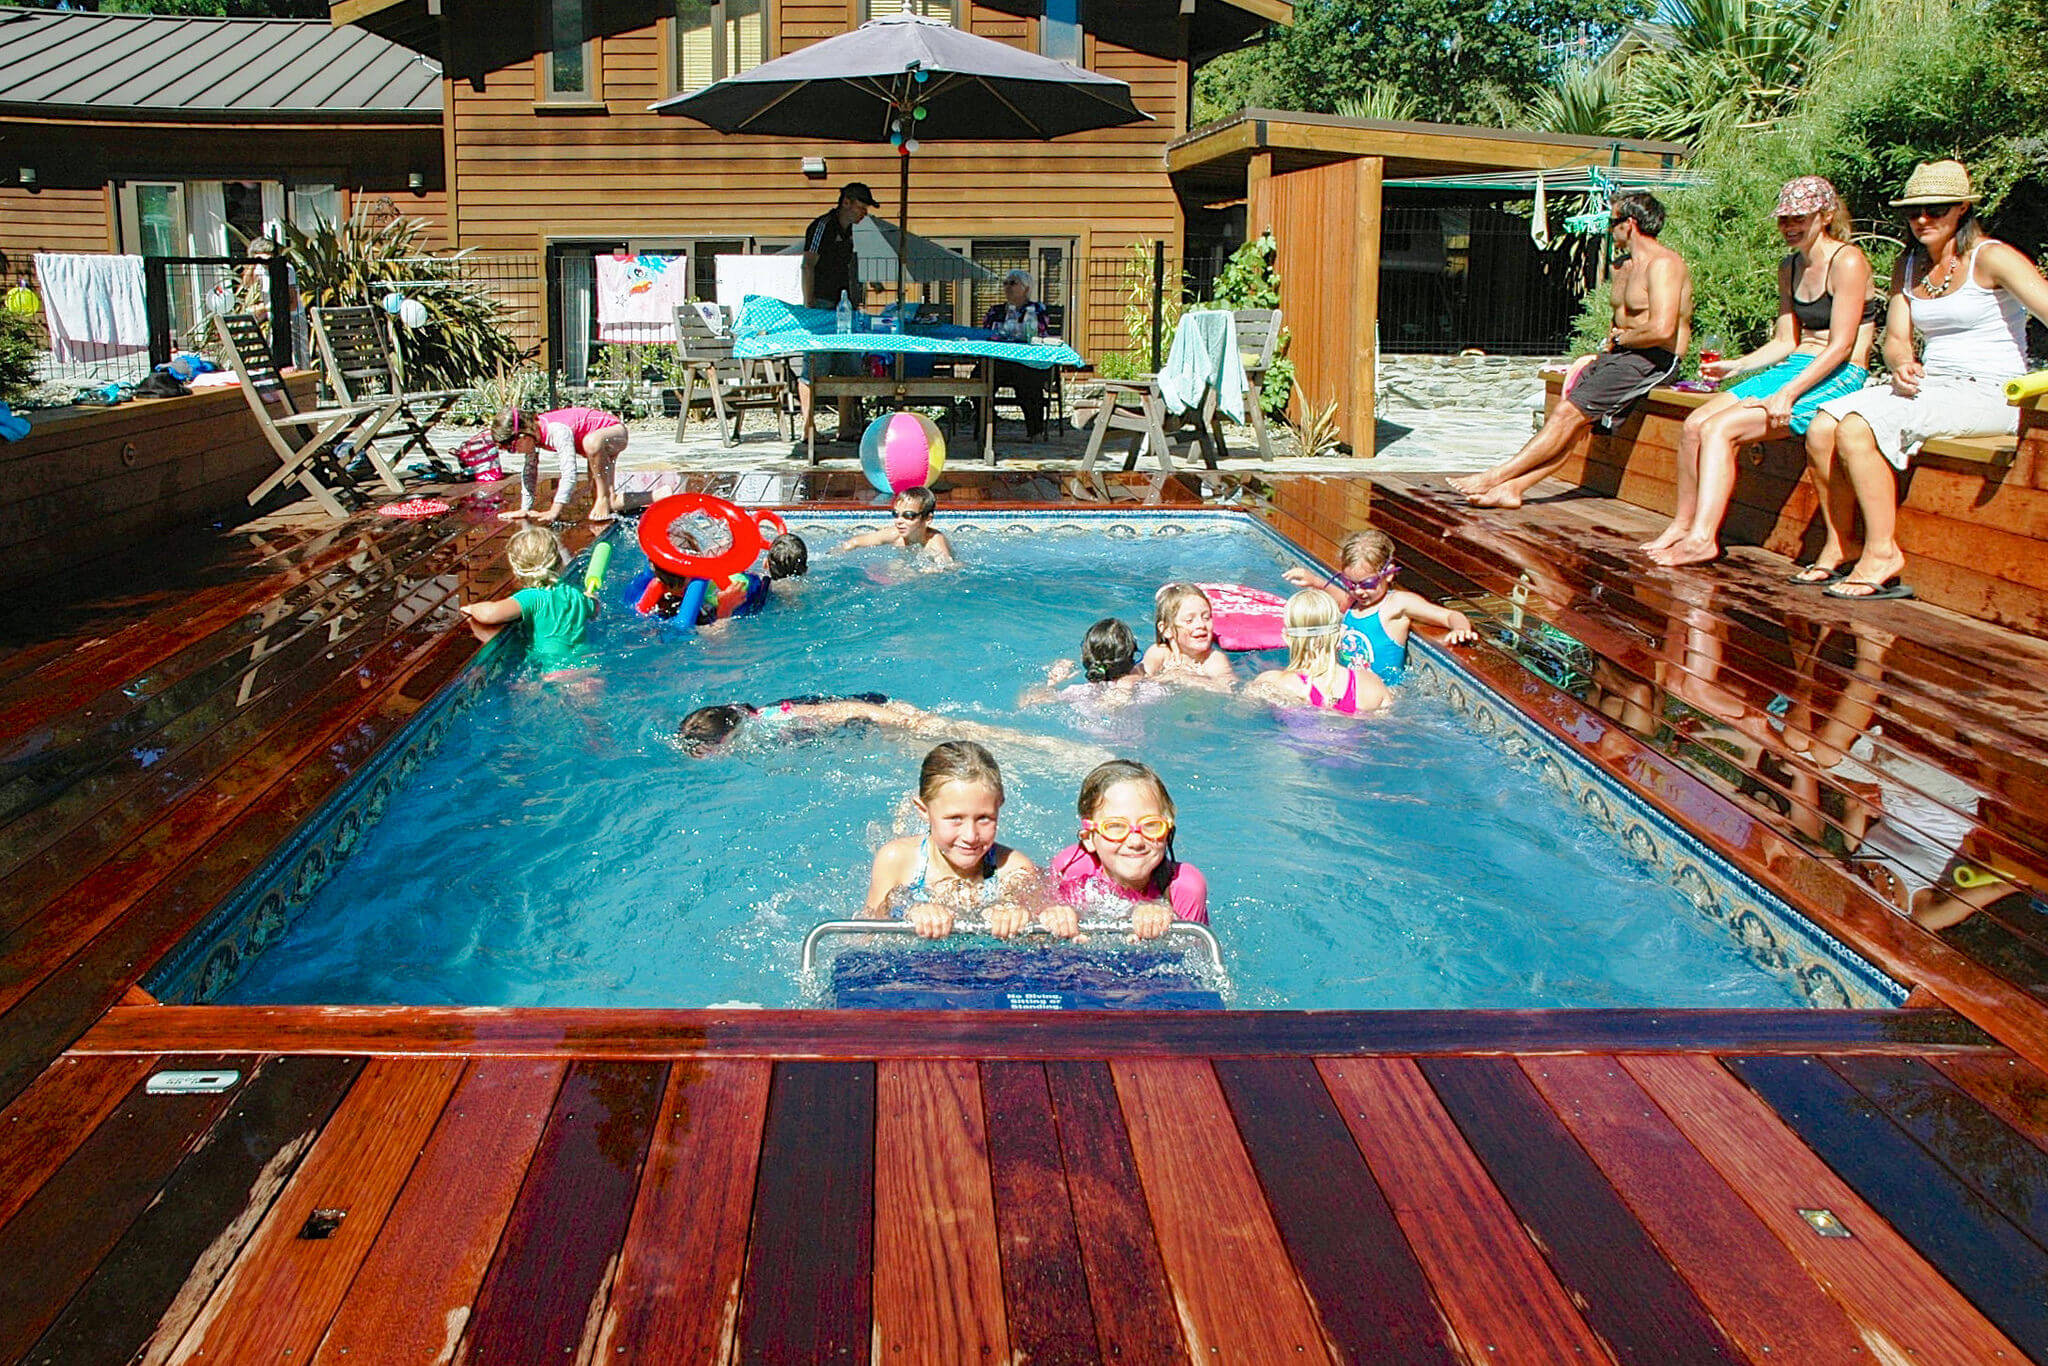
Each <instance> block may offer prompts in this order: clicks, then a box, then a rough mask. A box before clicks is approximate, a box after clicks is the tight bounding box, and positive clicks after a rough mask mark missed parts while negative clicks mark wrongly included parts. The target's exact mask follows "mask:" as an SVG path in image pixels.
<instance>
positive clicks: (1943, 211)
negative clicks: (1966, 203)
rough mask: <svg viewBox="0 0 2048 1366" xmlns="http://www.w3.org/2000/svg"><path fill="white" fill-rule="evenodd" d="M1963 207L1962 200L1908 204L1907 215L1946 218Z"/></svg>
mask: <svg viewBox="0 0 2048 1366" xmlns="http://www.w3.org/2000/svg"><path fill="white" fill-rule="evenodd" d="M1961 207H1963V206H1962V204H1961V202H1960V201H1959V202H1957V203H1954V204H1908V205H1907V206H1906V217H1908V218H1946V217H1948V216H1949V215H1950V214H1951V213H1954V212H1955V211H1956V210H1957V209H1960V208H1961Z"/></svg>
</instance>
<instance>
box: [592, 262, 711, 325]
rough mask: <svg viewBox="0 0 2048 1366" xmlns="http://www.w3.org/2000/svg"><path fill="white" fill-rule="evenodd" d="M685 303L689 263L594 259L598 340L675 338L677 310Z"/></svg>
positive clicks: (687, 290)
mask: <svg viewBox="0 0 2048 1366" xmlns="http://www.w3.org/2000/svg"><path fill="white" fill-rule="evenodd" d="M689 298H690V271H689V258H688V257H684V256H611V255H606V256H600V257H598V258H597V338H598V340H599V341H608V342H668V343H670V344H673V343H674V342H675V339H676V305H677V304H681V303H686V302H688V301H689Z"/></svg>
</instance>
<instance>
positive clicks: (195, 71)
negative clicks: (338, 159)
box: [0, 5, 441, 122]
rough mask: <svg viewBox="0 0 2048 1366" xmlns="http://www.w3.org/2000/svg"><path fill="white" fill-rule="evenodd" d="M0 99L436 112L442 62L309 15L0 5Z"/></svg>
mask: <svg viewBox="0 0 2048 1366" xmlns="http://www.w3.org/2000/svg"><path fill="white" fill-rule="evenodd" d="M0 108H9V109H12V110H14V111H16V112H22V111H33V112H36V113H41V114H67V113H68V114H77V115H81V116H87V117H101V118H117V117H124V116H125V117H165V116H173V117H189V118H214V119H218V118H222V117H234V118H242V119H255V120H263V119H278V118H305V117H313V118H335V119H347V120H362V119H366V118H369V119H392V120H406V121H410V120H419V121H423V122H437V121H438V120H439V119H440V117H441V70H440V68H439V67H438V66H436V65H434V64H433V63H432V62H431V61H429V60H428V59H426V58H424V57H422V56H420V54H418V53H416V52H409V51H407V50H406V49H404V48H402V47H399V46H397V45H396V44H393V43H391V42H388V41H386V40H385V39H383V38H380V37H378V36H377V35H376V34H374V33H370V32H367V31H365V30H363V29H358V28H335V27H333V26H331V25H329V24H328V23H326V22H324V21H322V20H319V19H195V18H183V17H176V16H169V15H153V14H84V13H73V12H70V11H63V10H30V9H17V8H14V7H13V6H4V5H0Z"/></svg>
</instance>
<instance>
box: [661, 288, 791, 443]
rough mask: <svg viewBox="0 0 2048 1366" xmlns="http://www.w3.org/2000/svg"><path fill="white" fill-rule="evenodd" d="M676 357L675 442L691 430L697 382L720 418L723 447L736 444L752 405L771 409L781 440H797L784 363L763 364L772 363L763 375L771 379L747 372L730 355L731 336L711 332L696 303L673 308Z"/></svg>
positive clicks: (682, 438)
mask: <svg viewBox="0 0 2048 1366" xmlns="http://www.w3.org/2000/svg"><path fill="white" fill-rule="evenodd" d="M676 355H677V356H678V357H679V358H680V359H681V361H682V364H683V395H682V398H683V402H682V408H681V411H680V412H678V413H677V414H676V440H678V441H681V440H684V439H685V438H684V434H685V433H686V432H687V431H688V430H689V426H690V409H691V407H692V406H693V405H694V404H695V403H697V402H698V397H697V383H698V381H699V380H702V381H703V382H704V387H705V389H706V391H707V392H706V395H705V397H706V398H708V399H709V400H710V403H711V411H712V413H713V414H714V415H715V416H716V418H717V421H718V430H719V435H720V437H721V438H722V439H723V440H724V442H725V444H726V445H728V446H737V445H739V443H740V423H742V422H743V421H745V420H746V415H747V410H748V409H750V408H768V409H772V410H773V411H774V413H775V425H776V430H777V431H778V432H780V433H781V436H782V439H783V440H784V441H793V440H795V436H794V431H795V428H794V426H793V425H792V424H793V419H794V413H795V407H794V404H793V402H792V400H791V397H790V392H789V381H788V380H787V378H785V377H781V376H783V375H785V373H786V370H787V365H786V363H785V362H782V361H768V362H765V364H767V365H768V366H769V367H770V369H769V370H768V371H767V373H768V374H769V375H770V376H775V377H774V378H769V379H762V378H760V377H758V376H757V375H754V374H751V373H749V371H748V369H747V365H746V362H744V361H740V360H737V359H735V358H734V356H733V354H732V338H731V337H722V336H720V335H719V334H718V333H716V332H713V331H712V330H711V325H710V324H709V323H707V322H705V321H704V315H703V314H702V313H699V312H698V311H697V307H696V305H695V304H679V305H677V307H676ZM728 417H730V419H731V421H732V431H731V432H729V433H728V432H727V431H726V430H725V424H726V420H727V418H728Z"/></svg>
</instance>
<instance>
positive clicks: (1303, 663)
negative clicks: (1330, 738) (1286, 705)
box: [1252, 588, 1390, 716]
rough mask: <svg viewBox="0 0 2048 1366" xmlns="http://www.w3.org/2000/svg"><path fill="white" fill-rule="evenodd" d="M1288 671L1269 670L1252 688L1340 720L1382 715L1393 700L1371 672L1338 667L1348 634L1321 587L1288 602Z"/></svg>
mask: <svg viewBox="0 0 2048 1366" xmlns="http://www.w3.org/2000/svg"><path fill="white" fill-rule="evenodd" d="M1286 622H1287V624H1286V626H1285V628H1284V629H1283V630H1282V631H1281V633H1280V634H1281V637H1282V638H1283V639H1284V640H1285V641H1286V642H1287V667H1286V668H1284V669H1268V670H1267V671H1266V672H1264V673H1262V674H1260V675H1259V676H1258V677H1257V678H1255V679H1253V680H1252V689H1253V690H1254V691H1257V692H1259V693H1262V694H1264V695H1265V696H1267V697H1270V698H1272V699H1273V700H1274V701H1276V702H1290V703H1297V704H1298V703H1303V702H1305V703H1307V704H1308V705H1309V706H1311V707H1319V708H1321V709H1322V710H1324V711H1334V712H1336V713H1337V714H1338V715H1340V716H1355V715H1357V714H1358V713H1359V712H1369V711H1380V710H1382V709H1384V708H1385V707H1386V706H1387V703H1388V702H1389V700H1390V695H1389V693H1388V692H1387V685H1386V684H1384V683H1382V682H1380V680H1379V676H1378V675H1376V674H1374V673H1373V672H1372V671H1371V670H1369V669H1352V668H1346V667H1345V666H1344V665H1343V664H1341V663H1339V662H1338V655H1337V645H1338V637H1339V635H1340V633H1341V632H1342V631H1343V629H1344V623H1343V619H1342V617H1341V616H1340V615H1339V613H1338V610H1337V603H1336V601H1335V600H1334V599H1333V598H1331V597H1330V595H1329V594H1327V593H1325V592H1323V591H1322V590H1321V589H1319V588H1304V589H1302V590H1301V591H1300V592H1299V593H1296V594H1295V595H1294V596H1293V597H1291V598H1289V599H1288V600H1287V616H1286Z"/></svg>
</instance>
